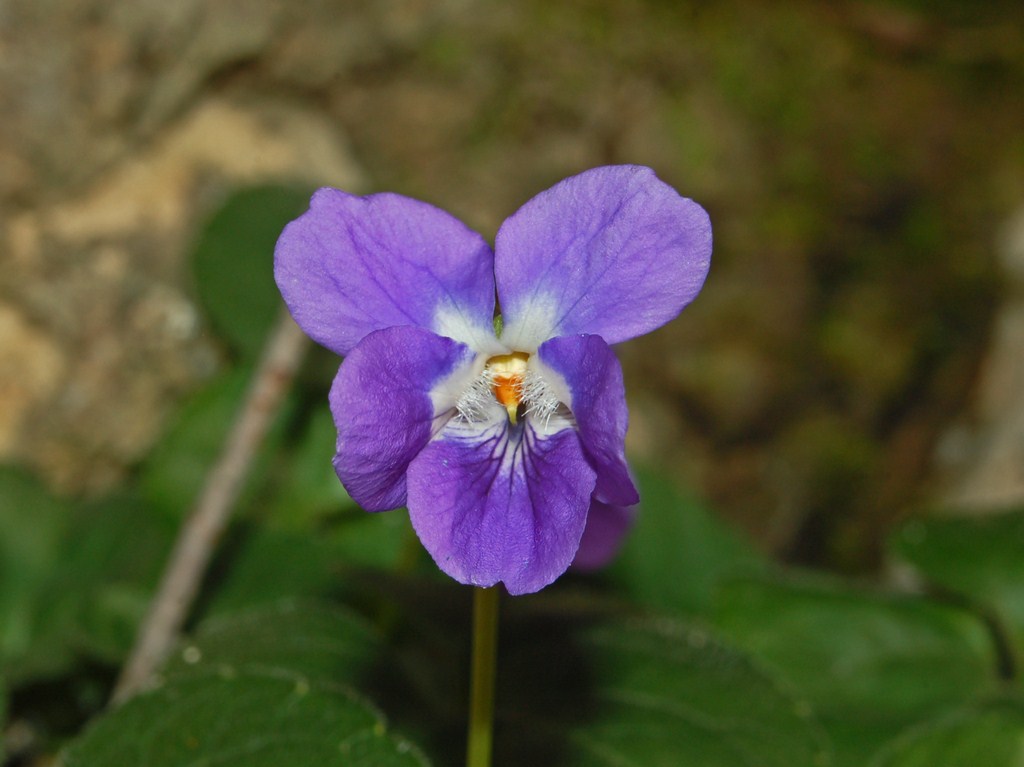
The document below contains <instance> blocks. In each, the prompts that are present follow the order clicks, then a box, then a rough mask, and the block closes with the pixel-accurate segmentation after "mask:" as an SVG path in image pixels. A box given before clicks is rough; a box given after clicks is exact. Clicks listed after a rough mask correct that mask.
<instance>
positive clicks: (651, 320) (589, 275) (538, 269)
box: [495, 165, 711, 352]
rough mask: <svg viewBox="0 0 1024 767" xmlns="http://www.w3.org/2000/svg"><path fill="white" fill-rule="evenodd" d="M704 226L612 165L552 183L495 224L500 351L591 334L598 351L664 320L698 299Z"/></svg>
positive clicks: (667, 196)
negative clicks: (598, 340)
mask: <svg viewBox="0 0 1024 767" xmlns="http://www.w3.org/2000/svg"><path fill="white" fill-rule="evenodd" d="M710 263H711V223H710V221H709V219H708V215H707V213H705V212H704V209H703V208H701V207H700V205H698V204H697V203H695V202H693V200H689V199H687V198H685V197H681V196H680V195H679V193H678V192H676V191H675V190H674V189H672V187H670V186H668V185H667V184H665V183H663V182H662V181H660V180H659V179H658V178H657V176H655V175H654V172H653V171H652V170H651V169H650V168H645V167H642V166H638V165H613V166H607V167H603V168H594V169H592V170H588V171H586V172H584V173H580V174H579V175H577V176H572V177H570V178H567V179H565V180H564V181H561V182H559V183H558V184H556V185H555V186H553V187H552V188H551V189H548V190H547V191H545V192H542V193H541V194H539V195H537V196H536V197H534V198H533V199H532V200H530V201H529V202H527V203H526V204H525V205H523V207H522V208H520V209H519V210H518V211H517V212H516V213H515V214H514V215H512V216H511V217H510V218H509V219H508V220H506V221H505V223H504V224H502V226H501V229H499V230H498V236H497V240H496V242H495V275H496V281H497V289H498V302H499V304H500V306H501V312H502V318H503V320H504V325H505V330H504V332H503V334H502V341H503V342H504V343H506V344H507V345H508V346H509V347H510V348H514V349H521V350H523V351H527V352H531V351H533V350H534V349H536V348H537V347H538V346H539V345H540V344H541V343H543V342H544V341H545V340H547V339H548V338H552V337H554V336H560V335H571V334H574V333H594V334H597V335H600V336H603V337H604V339H605V340H606V341H607V342H608V343H613V344H614V343H618V342H620V341H625V340H627V339H629V338H633V337H635V336H639V335H643V334H644V333H647V332H649V331H651V330H654V329H655V328H657V327H659V326H661V325H663V324H664V323H666V322H668V321H669V320H671V319H672V318H673V317H675V316H676V315H677V314H679V312H680V311H681V310H682V308H683V307H684V306H686V304H688V303H689V302H690V301H692V300H693V298H694V297H695V296H696V295H697V293H698V292H699V291H700V289H701V286H702V285H703V284H704V278H705V277H706V276H707V273H708V268H709V266H710Z"/></svg>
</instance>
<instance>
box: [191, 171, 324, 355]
mask: <svg viewBox="0 0 1024 767" xmlns="http://www.w3.org/2000/svg"><path fill="white" fill-rule="evenodd" d="M308 206H309V190H306V189H290V188H285V187H280V186H264V187H254V188H250V189H243V190H241V191H238V192H236V193H235V194H234V195H232V196H231V197H230V198H229V199H228V200H227V201H226V202H225V203H224V205H223V206H222V207H221V208H220V210H218V211H217V212H216V213H215V214H214V215H213V216H212V217H211V218H210V220H209V221H208V222H207V223H206V226H205V227H204V228H203V230H202V232H201V233H200V236H199V239H198V241H197V244H196V247H195V252H194V253H193V255H192V267H193V271H194V273H195V279H196V291H197V292H198V295H199V300H200V302H201V303H202V305H203V307H204V308H205V310H206V312H207V314H208V315H209V317H210V321H211V322H212V323H213V325H214V327H215V328H216V329H217V331H218V332H219V333H220V334H221V335H222V336H223V337H224V339H225V340H226V341H228V342H229V343H230V344H231V345H232V347H234V348H235V349H236V350H237V351H238V352H239V353H241V355H242V356H243V358H246V359H250V360H251V359H255V357H256V355H258V354H259V352H260V349H261V348H262V346H263V341H264V339H265V338H266V335H267V332H268V331H269V330H270V327H271V325H272V324H273V322H274V319H275V317H277V315H278V313H279V312H280V311H281V307H282V306H283V304H282V302H281V295H280V293H278V290H277V286H276V285H275V284H274V244H275V243H276V242H277V238H278V236H279V235H280V234H281V230H282V229H283V228H284V226H285V224H287V223H288V222H289V221H291V220H292V219H294V218H296V217H297V216H299V215H300V214H302V213H303V212H304V211H305V210H306V208H307V207H308Z"/></svg>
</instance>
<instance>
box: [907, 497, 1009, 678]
mask: <svg viewBox="0 0 1024 767" xmlns="http://www.w3.org/2000/svg"><path fill="white" fill-rule="evenodd" d="M890 543H891V548H892V550H893V552H894V554H895V556H896V557H897V559H898V560H901V561H902V562H904V563H906V564H909V565H910V566H911V567H913V568H914V569H915V570H916V571H917V572H918V574H919V575H920V576H922V577H923V578H924V579H925V580H926V581H927V582H929V583H931V584H932V585H934V586H938V587H940V588H942V589H946V590H949V591H952V592H954V593H957V594H960V595H962V596H965V597H967V598H969V599H971V600H973V601H974V602H976V603H978V604H980V605H982V606H984V607H985V608H986V609H987V610H988V611H989V612H990V613H991V614H992V615H995V616H996V617H997V618H998V619H999V620H1000V622H1001V624H1002V625H1003V627H1004V628H1005V629H1008V631H1009V633H1010V635H1011V636H1012V641H1013V644H1014V645H1015V648H1016V655H1017V659H1018V662H1020V661H1021V660H1024V511H1015V512H1011V513H1006V514H1000V515H993V516H972V517H930V518H928V519H920V520H915V521H913V522H910V523H908V524H906V525H904V526H903V528H901V529H900V530H899V532H898V533H897V534H896V535H895V536H894V537H893V539H892V540H891V542H890Z"/></svg>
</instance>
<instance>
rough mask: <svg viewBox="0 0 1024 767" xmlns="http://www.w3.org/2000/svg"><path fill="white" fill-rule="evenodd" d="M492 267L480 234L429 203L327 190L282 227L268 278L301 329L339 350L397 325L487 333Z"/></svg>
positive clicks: (464, 335) (462, 335)
mask: <svg viewBox="0 0 1024 767" xmlns="http://www.w3.org/2000/svg"><path fill="white" fill-rule="evenodd" d="M493 264H494V256H493V254H492V252H491V249H490V248H489V247H488V245H487V243H486V242H484V240H483V238H482V237H481V236H480V235H479V234H477V233H476V232H474V231H472V230H470V229H467V228H466V226H465V225H463V224H462V223H461V222H460V221H459V220H458V219H456V218H454V217H453V216H451V215H449V214H448V213H445V212H444V211H443V210H439V209H438V208H435V207H433V206H432V205H428V204H427V203H425V202H420V201H419V200H413V199H410V198H408V197H402V196H401V195H397V194H375V195H370V196H369V197H356V196H353V195H350V194H346V193H345V192H341V191H339V190H337V189H329V188H325V189H320V190H319V191H318V192H317V193H316V194H314V195H313V199H312V200H311V201H310V208H309V210H308V211H307V212H306V213H304V214H303V215H302V216H300V217H299V218H297V219H296V220H294V221H292V222H291V223H290V224H288V226H286V227H285V229H284V231H283V232H282V234H281V237H280V238H279V239H278V241H277V248H276V250H275V253H274V276H275V278H276V279H277V285H278V287H279V289H280V290H281V295H282V296H284V300H285V303H287V304H288V308H289V310H290V311H291V313H292V316H293V317H294V318H295V321H296V322H297V323H298V324H299V326H300V327H301V328H302V329H303V330H304V331H305V332H306V334H307V335H309V336H310V337H311V338H312V339H313V340H314V341H316V342H318V343H320V344H322V345H324V346H326V347H327V348H328V349H331V350H332V351H335V352H337V353H338V354H341V355H345V354H348V353H349V352H350V351H351V350H352V348H353V347H354V346H355V345H356V344H357V343H359V341H360V340H361V339H362V338H363V337H364V336H366V335H367V334H368V333H372V332H373V331H374V330H381V329H382V328H388V327H393V326H396V325H413V326H418V327H422V328H428V329H431V330H434V331H435V332H437V333H439V334H441V335H447V336H451V337H454V338H456V339H458V340H460V341H464V342H467V343H474V342H475V341H476V339H477V337H478V336H479V337H480V338H484V339H485V338H487V337H493V328H492V318H493V315H494V277H493Z"/></svg>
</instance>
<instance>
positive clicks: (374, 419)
mask: <svg viewBox="0 0 1024 767" xmlns="http://www.w3.org/2000/svg"><path fill="white" fill-rule="evenodd" d="M475 357H476V355H475V354H474V353H473V352H472V351H471V350H470V349H469V348H468V347H467V346H465V345H463V344H461V343H459V342H457V341H453V340H452V339H450V338H443V337H441V336H438V335H435V334H434V333H432V332H430V331H429V330H423V329H422V328H413V327H395V328H386V329H384V330H378V331H376V332H374V333H371V334H370V335H368V336H366V338H364V339H363V340H362V341H360V342H359V343H358V344H357V345H356V347H355V348H354V349H352V351H351V352H350V353H349V355H348V356H347V357H346V358H345V361H344V362H343V363H342V365H341V369H340V370H338V375H337V377H336V378H335V379H334V385H333V386H332V387H331V394H330V403H331V412H332V413H333V414H334V422H335V425H336V426H337V427H338V450H337V454H336V455H335V457H334V468H335V471H337V473H338V477H339V478H340V479H341V481H342V483H343V484H344V485H345V488H346V489H347V490H348V492H349V495H351V496H352V498H353V499H354V500H355V501H356V502H357V503H358V504H359V505H361V506H362V507H363V508H365V509H367V510H368V511H383V510H385V509H393V508H395V507H397V506H402V505H403V504H404V503H405V472H406V469H407V468H408V466H409V462H410V461H412V460H413V458H415V457H416V455H417V454H418V453H419V452H420V451H421V450H422V449H423V447H424V446H425V445H426V444H427V443H428V442H429V441H430V437H431V435H432V434H434V433H435V432H436V431H437V430H438V429H439V428H440V427H441V426H442V425H443V421H442V422H439V419H443V418H444V417H446V414H447V413H448V412H449V411H450V410H451V408H452V407H453V406H454V404H455V395H454V394H452V393H449V392H456V391H458V390H459V389H460V386H459V383H458V382H459V381H460V380H468V379H469V378H470V377H471V376H472V375H473V373H474V360H475Z"/></svg>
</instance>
